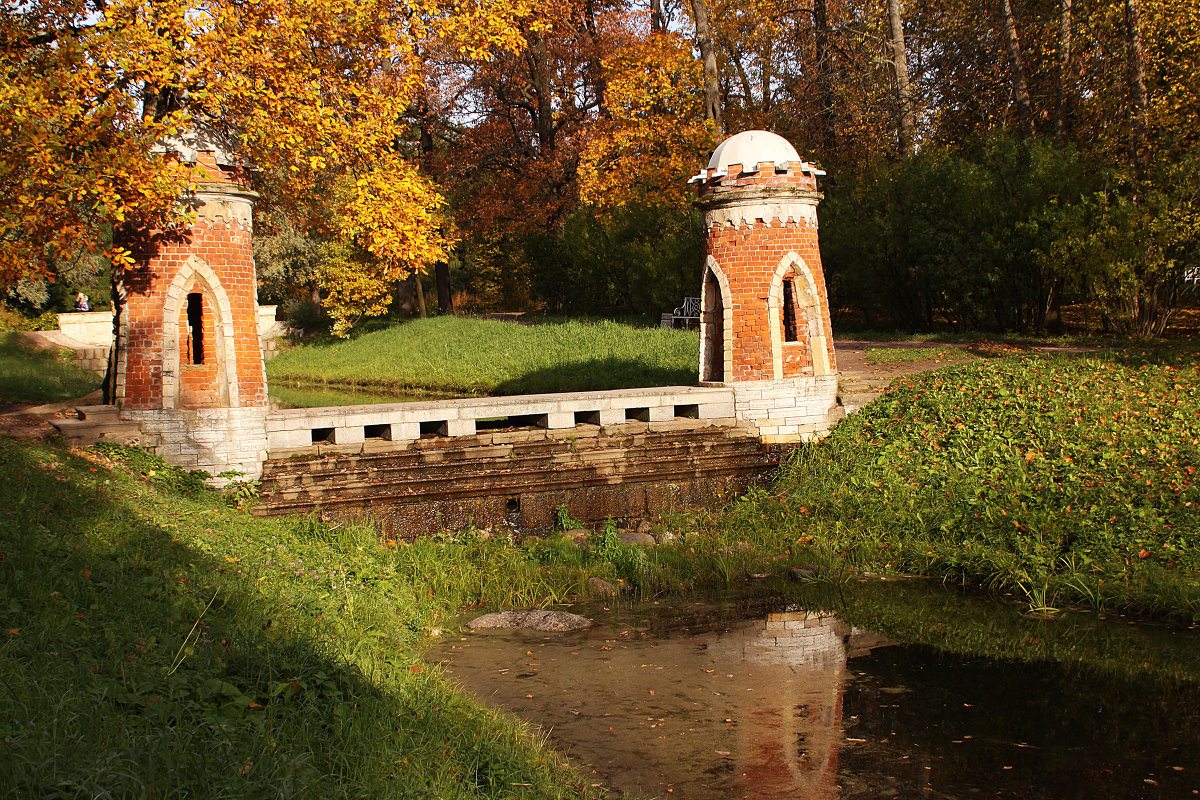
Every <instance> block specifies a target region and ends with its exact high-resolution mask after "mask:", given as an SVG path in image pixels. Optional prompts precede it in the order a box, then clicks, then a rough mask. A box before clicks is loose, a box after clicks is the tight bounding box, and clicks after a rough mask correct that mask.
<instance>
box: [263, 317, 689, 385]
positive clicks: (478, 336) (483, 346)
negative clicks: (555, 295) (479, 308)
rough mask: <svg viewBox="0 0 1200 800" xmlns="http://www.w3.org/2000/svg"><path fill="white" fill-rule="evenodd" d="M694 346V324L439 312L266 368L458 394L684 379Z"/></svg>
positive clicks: (308, 380)
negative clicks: (524, 319)
mask: <svg viewBox="0 0 1200 800" xmlns="http://www.w3.org/2000/svg"><path fill="white" fill-rule="evenodd" d="M697 353H698V346H697V344H696V333H695V332H694V331H684V330H669V329H664V328H638V327H634V326H631V325H622V324H620V323H616V322H605V321H601V322H563V323H554V324H546V325H522V324H519V323H513V322H501V321H497V320H481V319H467V318H462V317H449V316H447V317H435V318H431V319H424V320H413V321H412V322H408V323H405V324H403V325H397V326H394V327H391V328H387V329H385V330H380V331H375V332H372V333H367V334H364V335H362V336H359V337H358V338H355V339H352V340H350V341H346V342H324V343H320V344H314V345H307V346H301V347H294V348H292V349H290V350H287V351H284V352H282V353H280V354H279V355H278V356H277V357H275V358H274V359H272V360H271V361H270V362H268V364H267V375H268V377H269V378H270V379H271V381H272V382H273V383H279V382H285V383H286V382H295V383H305V384H314V383H326V384H336V385H345V386H362V387H389V388H392V389H404V388H420V389H431V390H435V391H449V392H461V393H465V394H527V393H537V392H569V391H581V390H586V389H616V388H630V387H636V386H670V385H675V384H690V383H694V382H695V380H696V371H697V367H696V359H697Z"/></svg>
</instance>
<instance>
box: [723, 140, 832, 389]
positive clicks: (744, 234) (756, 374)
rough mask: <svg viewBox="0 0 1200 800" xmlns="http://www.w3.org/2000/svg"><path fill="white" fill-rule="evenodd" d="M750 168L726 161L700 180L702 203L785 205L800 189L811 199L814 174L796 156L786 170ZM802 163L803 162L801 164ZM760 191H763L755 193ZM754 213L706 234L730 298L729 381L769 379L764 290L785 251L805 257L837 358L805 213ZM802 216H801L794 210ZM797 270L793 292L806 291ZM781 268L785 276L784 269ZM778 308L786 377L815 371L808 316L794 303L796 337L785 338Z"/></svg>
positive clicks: (821, 274) (811, 228) (765, 166)
mask: <svg viewBox="0 0 1200 800" xmlns="http://www.w3.org/2000/svg"><path fill="white" fill-rule="evenodd" d="M760 166H761V169H760V170H759V171H758V172H755V173H742V172H741V167H740V165H733V166H731V167H730V168H729V172H728V175H726V176H724V177H716V176H715V174H714V173H715V171H712V170H710V171H709V177H708V179H707V180H705V181H703V182H702V183H701V186H700V202H701V205H702V206H705V207H708V208H714V207H718V206H722V205H724V204H725V203H728V202H730V201H732V200H734V198H739V199H744V200H745V201H747V202H751V203H754V202H760V201H761V202H765V203H779V204H783V205H789V204H795V203H797V202H799V200H798V196H803V195H807V197H809V198H811V202H812V203H814V204H815V203H816V201H817V200H818V199H819V197H820V195H817V194H816V190H817V179H816V176H815V175H813V174H812V173H811V171H810V172H804V167H801V166H800V165H799V164H796V163H795V162H793V163H792V164H791V165H789V167H790V168H789V169H788V171H786V172H776V171H775V168H774V166H773V165H771V164H769V163H764V164H761V165H760ZM805 167H807V165H805ZM756 195H761V198H756ZM795 216H796V215H794V216H793V218H790V219H788V220H780V219H777V218H776V219H772V220H769V221H764V220H755V221H754V222H753V224H747V223H746V222H743V223H742V224H741V225H740V226H737V227H735V226H733V225H729V224H725V225H721V224H716V223H714V224H713V225H712V227H710V228H709V230H708V235H707V237H706V239H705V247H706V253H707V255H710V256H712V257H713V258H714V259H715V260H716V262H717V263H718V264H719V265H720V267H721V269H722V270H723V271H724V273H725V277H726V278H727V279H728V281H729V290H730V294H731V299H732V312H733V313H732V318H733V343H732V351H733V352H732V354H731V356H732V357H731V361H732V374H731V375H727V376H725V380H726V381H748V380H770V379H773V378H774V377H775V369H774V363H773V360H772V354H771V327H770V317H769V311H768V309H769V296H770V291H771V283H772V281H773V279H774V277H775V271H776V270H777V269H778V268H779V264H780V263H781V262H782V261H783V259H784V257H786V256H787V254H788V253H790V252H795V253H796V254H797V255H799V256H800V258H801V259H803V261H804V264H805V266H807V267H808V269H809V271H810V272H811V273H812V278H813V282H814V283H815V284H816V290H817V301H818V302H819V303H820V304H821V309H822V313H821V316H822V318H823V320H824V327H825V340H826V350H827V352H828V354H829V364H830V365H831V367H832V365H833V364H834V363H835V362H834V357H833V331H832V329H831V328H830V326H829V301H828V294H827V292H826V289H825V273H824V270H823V269H822V266H821V251H820V248H819V246H818V239H817V229H816V226H815V225H814V224H813V223H812V222H810V221H809V220H807V219H802V218H800V219H797V218H795ZM799 216H802V215H799ZM786 274H792V275H795V278H796V290H797V292H798V293H804V294H807V293H808V291H809V290H808V289H807V281H805V279H804V278H803V276H800V275H796V274H795V273H794V272H791V271H789V273H786ZM786 274H785V275H786ZM783 316H784V315H783V309H782V305H781V307H780V313H779V322H778V325H779V331H778V338H779V341H780V342H781V343H782V345H781V347H782V353H781V354H782V361H783V376H784V377H796V376H800V375H812V374H813V357H812V350H811V347H810V343H809V336H808V319H807V317H806V316H805V315H804V313H803V312H802V310H801V309H799V308H797V317H796V325H797V329H798V333H799V340H798V341H795V342H787V341H786V340H785V336H784V331H783Z"/></svg>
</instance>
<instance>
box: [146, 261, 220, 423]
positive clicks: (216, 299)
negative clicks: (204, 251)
mask: <svg viewBox="0 0 1200 800" xmlns="http://www.w3.org/2000/svg"><path fill="white" fill-rule="evenodd" d="M162 363H163V366H162V392H163V398H162V405H163V408H236V407H237V406H238V405H239V398H238V388H237V379H236V376H237V354H236V350H235V347H234V340H233V312H232V309H231V307H230V304H229V296H228V295H227V294H226V292H225V288H224V287H223V286H222V285H221V281H220V279H219V278H218V277H217V274H216V273H215V272H214V271H213V269H212V267H210V266H209V265H208V264H207V263H206V262H205V261H204V260H202V259H200V258H197V257H196V256H194V255H193V256H189V257H188V259H187V261H185V262H184V264H183V266H182V267H181V268H180V270H179V272H177V273H176V274H175V278H174V280H172V281H171V285H170V287H168V289H167V292H166V303H165V305H164V307H163V362H162Z"/></svg>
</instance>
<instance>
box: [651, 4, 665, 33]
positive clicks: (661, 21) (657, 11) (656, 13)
mask: <svg viewBox="0 0 1200 800" xmlns="http://www.w3.org/2000/svg"><path fill="white" fill-rule="evenodd" d="M650 30H652V31H654V32H655V33H663V32H665V31H666V30H667V18H666V15H664V14H663V7H662V0H650Z"/></svg>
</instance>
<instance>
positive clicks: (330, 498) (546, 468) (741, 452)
mask: <svg viewBox="0 0 1200 800" xmlns="http://www.w3.org/2000/svg"><path fill="white" fill-rule="evenodd" d="M744 461H748V462H749V464H748V465H749V466H752V467H758V466H761V465H762V464H764V463H766V462H764V461H763V460H762V448H760V447H757V446H755V445H754V444H753V443H746V444H745V445H742V446H737V445H729V446H724V447H717V446H713V447H707V448H706V447H703V446H697V445H693V446H682V447H676V448H670V447H666V446H659V447H648V446H643V447H638V448H637V449H633V448H624V447H620V448H604V449H602V450H591V451H587V452H583V453H568V454H560V455H557V456H556V455H541V456H529V455H526V456H524V457H519V458H511V457H508V456H500V457H496V456H487V457H480V458H477V459H469V458H462V459H456V460H453V461H447V462H440V463H438V462H433V463H419V464H414V465H411V466H407V467H394V468H391V469H378V470H369V471H367V470H364V471H360V472H357V473H352V474H347V475H344V476H340V479H339V480H336V481H331V480H328V479H325V480H318V479H315V478H313V476H304V475H298V476H295V477H293V479H292V480H291V481H287V482H280V481H279V480H278V479H272V480H273V486H272V487H271V498H272V500H271V502H272V503H273V504H274V503H276V502H280V503H318V502H319V503H328V502H344V501H352V500H355V499H359V498H364V497H370V498H386V497H396V496H399V497H407V496H412V495H414V494H420V493H422V492H425V491H429V492H437V493H438V495H439V496H442V497H451V496H456V495H460V494H471V493H473V492H475V491H478V490H481V489H495V488H497V487H499V486H500V485H502V484H503V485H510V486H523V485H528V484H529V483H530V482H531V481H533V480H535V479H536V481H537V485H538V486H540V487H545V486H548V485H552V484H553V485H557V484H559V483H562V482H563V481H566V485H570V484H572V483H579V482H582V483H586V482H588V481H595V482H598V483H609V482H611V478H612V477H613V476H616V475H619V476H620V477H621V478H622V479H625V480H636V479H638V478H639V477H662V478H666V477H679V476H686V475H688V474H691V473H693V472H697V471H701V472H706V473H711V474H725V471H727V470H730V469H732V470H733V471H738V470H741V469H744V468H745V467H746V466H747V464H746V463H742V462H744ZM306 478H310V479H309V480H305V479H306Z"/></svg>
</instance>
